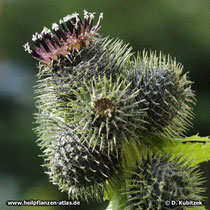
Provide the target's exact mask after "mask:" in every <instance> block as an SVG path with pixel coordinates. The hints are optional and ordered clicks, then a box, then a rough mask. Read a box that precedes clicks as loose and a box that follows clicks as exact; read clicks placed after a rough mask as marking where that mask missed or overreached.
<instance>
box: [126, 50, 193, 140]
mask: <svg viewBox="0 0 210 210" xmlns="http://www.w3.org/2000/svg"><path fill="white" fill-rule="evenodd" d="M181 73H182V66H181V65H180V64H177V63H176V61H175V60H172V59H171V58H170V57H169V56H168V58H166V56H164V55H162V54H161V53H160V55H159V56H157V55H156V53H153V52H151V53H150V55H147V53H145V52H143V56H142V57H140V56H139V55H138V56H137V59H135V60H134V61H133V62H130V63H129V62H128V63H127V67H126V65H125V73H124V74H125V76H126V78H127V81H128V82H131V86H130V87H131V92H132V91H133V90H139V92H138V95H137V97H136V101H142V102H141V103H139V108H140V109H145V110H146V112H145V115H146V117H145V118H144V120H145V121H146V122H147V124H145V127H146V129H147V131H148V132H152V133H159V134H163V135H166V136H169V137H177V136H180V135H181V134H183V132H184V131H185V130H186V129H187V127H188V126H189V125H191V120H192V117H193V113H192V105H193V104H194V102H195V99H194V93H193V91H192V90H191V83H192V82H191V81H189V80H188V79H187V75H186V74H184V75H183V76H182V75H181Z"/></svg>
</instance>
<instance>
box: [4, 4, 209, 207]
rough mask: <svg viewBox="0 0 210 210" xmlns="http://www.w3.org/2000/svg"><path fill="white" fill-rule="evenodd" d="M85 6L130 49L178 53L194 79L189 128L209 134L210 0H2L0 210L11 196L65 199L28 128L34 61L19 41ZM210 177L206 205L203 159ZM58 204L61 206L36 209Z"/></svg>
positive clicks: (30, 119)
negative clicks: (46, 170) (100, 16)
mask: <svg viewBox="0 0 210 210" xmlns="http://www.w3.org/2000/svg"><path fill="white" fill-rule="evenodd" d="M83 9H87V10H88V11H90V12H93V11H95V12H97V14H99V13H100V12H104V20H103V23H102V29H101V30H100V33H102V34H103V36H107V35H110V37H114V38H117V37H119V38H121V39H123V40H124V42H125V43H130V45H131V46H133V48H134V51H135V52H136V51H142V50H143V49H144V48H145V49H146V50H150V49H152V50H157V51H159V50H161V51H162V52H164V53H165V54H168V53H169V54H170V55H171V56H172V57H176V58H177V60H178V61H179V62H181V63H182V64H183V65H184V72H187V71H189V72H190V79H191V80H192V81H194V82H195V83H194V85H193V89H194V90H195V91H196V96H197V105H196V107H195V109H194V111H195V114H196V116H195V119H194V122H193V123H194V126H193V129H191V130H190V132H189V133H188V135H192V134H196V133H198V132H199V134H200V135H201V136H207V135H209V134H210V132H209V125H210V92H209V90H210V71H209V69H208V67H209V64H210V63H209V55H210V3H209V1H208V0H176V1H174V0H158V1H152V0H130V1H126V0H124V1H123V0H121V1H120V0H85V1H82V0H57V1H55V0H2V1H0V154H1V159H0V160H1V165H0V209H2V210H3V209H4V210H7V209H15V208H19V209H27V210H30V209H32V208H33V207H7V206H6V205H5V201H6V200H9V199H26V200H29V199H34V200H36V199H42V200H60V199H67V194H66V193H60V192H59V191H58V188H57V186H54V185H52V184H51V183H49V182H48V176H47V175H46V174H44V173H43V169H42V167H41V166H40V165H41V164H42V158H40V157H38V155H39V154H41V152H40V150H39V148H38V146H37V145H36V143H35V141H36V136H35V135H34V133H33V131H32V128H33V127H34V125H33V121H34V119H33V113H34V112H35V107H34V99H33V86H34V84H35V78H36V77H35V75H36V74H37V69H36V61H35V60H33V59H32V58H31V57H30V56H29V55H28V54H26V53H25V52H24V49H23V47H22V45H23V44H25V42H27V41H30V40H31V36H32V34H34V33H35V32H40V31H41V30H42V28H43V26H47V27H51V23H53V22H55V21H57V20H59V19H60V18H62V17H63V16H65V15H67V14H69V13H72V12H79V13H80V14H83ZM201 169H202V171H203V172H204V176H206V177H207V178H208V179H209V180H208V181H207V182H206V183H205V187H208V190H207V191H206V196H207V197H208V199H207V200H206V202H205V204H206V207H207V209H210V178H209V177H210V176H209V174H210V163H205V164H202V165H201ZM106 205H107V202H104V203H102V204H95V203H93V202H90V203H89V204H87V203H86V202H82V203H81V206H79V207H68V208H69V209H78V210H79V209H89V210H92V209H97V210H102V209H105V207H106ZM35 208H36V209H46V210H58V209H63V208H64V207H35ZM33 209H34V208H33Z"/></svg>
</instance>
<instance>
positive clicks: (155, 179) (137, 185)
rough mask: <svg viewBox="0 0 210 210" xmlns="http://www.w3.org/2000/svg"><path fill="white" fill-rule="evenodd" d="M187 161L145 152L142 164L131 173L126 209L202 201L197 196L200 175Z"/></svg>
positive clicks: (153, 207)
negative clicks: (181, 201)
mask: <svg viewBox="0 0 210 210" xmlns="http://www.w3.org/2000/svg"><path fill="white" fill-rule="evenodd" d="M189 165H190V164H189V163H188V164H186V162H184V161H181V160H180V158H175V159H173V160H170V156H162V155H148V156H147V157H146V158H143V159H142V163H141V165H138V166H137V168H136V169H135V170H133V171H132V172H131V173H130V180H129V181H128V183H129V184H128V186H127V188H126V189H125V194H126V195H127V196H128V201H127V209H143V210H145V209H161V210H166V209H180V210H181V209H186V208H185V207H183V206H166V205H165V201H172V200H174V201H177V202H178V201H180V200H194V201H198V200H203V197H202V196H201V195H200V193H201V192H203V188H201V184H202V178H201V177H200V173H199V172H198V171H197V170H196V169H197V167H190V166H189Z"/></svg>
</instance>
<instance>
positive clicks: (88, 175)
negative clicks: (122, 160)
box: [44, 134, 119, 199]
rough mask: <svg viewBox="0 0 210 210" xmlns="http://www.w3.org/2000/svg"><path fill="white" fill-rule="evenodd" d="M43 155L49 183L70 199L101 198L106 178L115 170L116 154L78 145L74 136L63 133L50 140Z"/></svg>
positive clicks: (116, 169)
mask: <svg viewBox="0 0 210 210" xmlns="http://www.w3.org/2000/svg"><path fill="white" fill-rule="evenodd" d="M44 152H45V153H48V155H47V157H46V158H45V167H46V173H47V174H49V176H50V180H51V182H52V183H53V184H56V185H58V186H59V188H60V189H61V191H67V192H68V193H69V196H70V197H71V198H72V199H73V198H78V197H79V198H82V199H84V198H85V199H89V197H91V196H93V195H94V196H95V197H96V198H98V199H101V197H100V196H101V194H100V193H101V192H102V191H103V190H104V188H103V187H104V186H105V183H106V180H110V178H111V176H113V175H114V174H116V173H117V171H118V169H119V161H118V158H117V157H116V156H114V155H113V154H112V155H109V156H108V155H107V153H106V152H105V151H104V152H103V153H101V152H100V150H98V148H95V149H94V151H92V149H91V148H90V147H87V145H86V144H80V143H79V141H78V139H77V136H71V135H69V134H67V135H63V136H62V137H61V138H60V139H59V140H57V141H53V142H51V145H49V146H48V148H47V150H45V151H44Z"/></svg>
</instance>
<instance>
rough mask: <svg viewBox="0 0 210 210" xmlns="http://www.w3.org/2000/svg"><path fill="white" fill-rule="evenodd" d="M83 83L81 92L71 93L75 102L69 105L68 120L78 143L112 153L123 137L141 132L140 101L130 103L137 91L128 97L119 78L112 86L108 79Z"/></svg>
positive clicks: (124, 85) (142, 121)
mask: <svg viewBox="0 0 210 210" xmlns="http://www.w3.org/2000/svg"><path fill="white" fill-rule="evenodd" d="M84 83H85V88H82V87H78V88H77V90H75V91H74V93H75V95H76V98H77V100H71V102H70V103H69V107H70V115H71V116H72V117H69V120H70V122H71V124H74V125H75V126H76V128H75V130H77V132H78V133H80V134H81V141H84V140H85V141H86V142H87V143H88V144H89V145H92V146H93V147H95V146H96V145H100V149H102V150H103V148H108V149H109V151H113V150H116V149H117V148H119V147H120V145H121V143H122V142H123V139H125V140H127V136H130V135H131V136H135V130H137V129H141V130H143V129H144V127H143V125H144V124H145V123H146V122H145V121H144V110H143V109H139V108H138V104H139V103H140V101H139V102H136V101H134V98H135V97H136V96H137V95H138V91H136V92H133V93H132V94H130V92H129V86H130V85H129V84H126V81H125V79H124V78H123V77H121V76H118V77H117V81H116V82H113V80H112V77H110V79H109V80H108V79H107V78H106V77H104V78H103V79H101V78H100V77H99V78H98V79H96V78H95V79H94V80H93V82H92V83H91V84H89V83H87V82H85V81H84Z"/></svg>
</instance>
